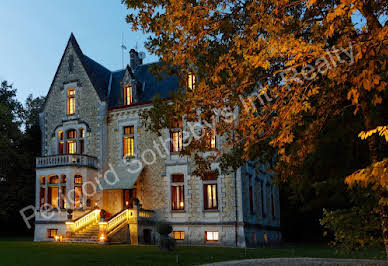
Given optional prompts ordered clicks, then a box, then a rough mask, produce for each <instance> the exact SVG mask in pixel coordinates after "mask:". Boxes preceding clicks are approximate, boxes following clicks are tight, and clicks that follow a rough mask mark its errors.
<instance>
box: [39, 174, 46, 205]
mask: <svg viewBox="0 0 388 266" xmlns="http://www.w3.org/2000/svg"><path fill="white" fill-rule="evenodd" d="M39 195H40V196H39V208H43V207H44V205H45V204H46V178H45V177H44V176H41V177H40V193H39Z"/></svg>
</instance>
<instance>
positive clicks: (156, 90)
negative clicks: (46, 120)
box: [46, 33, 179, 108]
mask: <svg viewBox="0 0 388 266" xmlns="http://www.w3.org/2000/svg"><path fill="white" fill-rule="evenodd" d="M69 44H71V45H72V46H73V48H74V50H75V53H76V54H77V56H78V58H79V59H80V60H81V63H82V65H83V67H84V69H85V71H86V73H87V74H88V77H89V79H90V81H91V82H92V84H93V87H94V88H95V90H96V92H97V94H98V96H99V97H100V99H101V101H107V102H108V106H109V107H110V108H115V107H120V106H122V104H123V99H122V93H121V90H122V88H121V84H120V82H121V80H122V79H123V77H124V74H125V71H126V70H128V71H130V73H131V74H132V76H133V77H134V78H135V80H136V81H137V82H138V83H139V84H141V90H140V91H139V98H138V99H137V102H136V104H139V103H140V104H141V103H146V102H150V101H151V100H152V98H153V97H154V96H156V95H157V94H159V95H160V96H161V97H162V98H167V97H169V96H170V92H172V91H176V90H178V88H179V84H178V79H177V77H176V76H167V75H166V74H165V73H162V75H161V76H162V78H161V79H158V78H157V77H156V76H154V75H153V74H152V73H151V72H150V67H151V66H152V65H154V64H159V63H152V64H143V65H140V66H138V67H137V68H136V69H135V71H133V70H132V69H131V68H130V67H129V66H128V67H127V68H126V69H122V70H118V71H113V72H112V71H110V70H108V69H107V68H105V67H104V66H102V65H101V64H99V63H97V62H96V61H94V60H93V59H91V58H90V57H88V56H86V55H84V53H83V52H82V50H81V48H80V47H79V45H78V42H77V40H76V38H75V37H74V34H73V33H72V34H71V35H70V38H69V41H68V44H67V45H66V48H67V47H68V46H69ZM64 56H65V53H64V54H63V56H62V58H61V62H60V64H59V66H60V65H62V62H63V59H64ZM59 66H58V69H57V72H56V73H55V77H56V76H57V73H58V70H59ZM55 77H54V80H55ZM54 80H53V82H52V84H51V86H50V90H49V92H48V95H49V94H50V91H51V89H52V86H53V83H54ZM46 101H47V97H46Z"/></svg>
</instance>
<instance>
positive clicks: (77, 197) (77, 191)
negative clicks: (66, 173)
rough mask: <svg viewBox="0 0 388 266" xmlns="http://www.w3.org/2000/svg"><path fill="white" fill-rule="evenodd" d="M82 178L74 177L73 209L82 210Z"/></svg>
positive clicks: (79, 176)
mask: <svg viewBox="0 0 388 266" xmlns="http://www.w3.org/2000/svg"><path fill="white" fill-rule="evenodd" d="M82 182H83V180H82V176H81V175H76V176H74V208H82V198H83V194H82Z"/></svg>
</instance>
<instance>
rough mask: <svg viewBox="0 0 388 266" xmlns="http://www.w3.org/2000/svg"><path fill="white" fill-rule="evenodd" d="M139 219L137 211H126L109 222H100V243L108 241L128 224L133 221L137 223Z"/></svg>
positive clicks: (119, 213)
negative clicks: (108, 238)
mask: <svg viewBox="0 0 388 266" xmlns="http://www.w3.org/2000/svg"><path fill="white" fill-rule="evenodd" d="M137 217H138V210H137V209H124V210H122V211H120V212H118V213H117V214H116V215H114V216H113V217H111V218H110V219H109V220H108V221H103V222H99V230H100V241H101V242H104V241H106V240H107V236H109V235H111V234H114V233H115V232H116V231H117V230H119V229H120V228H122V226H124V225H125V224H128V223H129V222H131V221H132V222H135V221H137Z"/></svg>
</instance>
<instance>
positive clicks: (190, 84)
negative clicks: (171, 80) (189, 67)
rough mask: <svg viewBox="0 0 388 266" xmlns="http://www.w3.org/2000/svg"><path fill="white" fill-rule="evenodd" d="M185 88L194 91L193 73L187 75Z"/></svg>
mask: <svg viewBox="0 0 388 266" xmlns="http://www.w3.org/2000/svg"><path fill="white" fill-rule="evenodd" d="M187 88H188V89H189V90H194V89H195V76H194V74H193V73H189V74H188V75H187Z"/></svg>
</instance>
